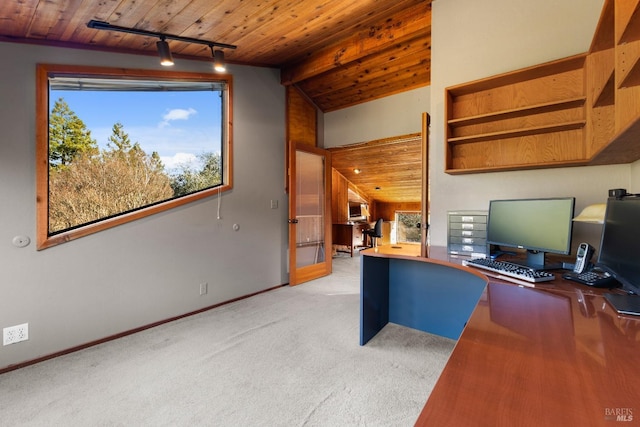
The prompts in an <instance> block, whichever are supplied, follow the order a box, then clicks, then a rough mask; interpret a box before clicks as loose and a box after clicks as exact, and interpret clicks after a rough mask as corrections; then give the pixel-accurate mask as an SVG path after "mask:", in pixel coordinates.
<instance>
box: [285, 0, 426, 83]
mask: <svg viewBox="0 0 640 427" xmlns="http://www.w3.org/2000/svg"><path fill="white" fill-rule="evenodd" d="M430 34H431V3H430V2H429V3H421V4H418V5H416V6H414V7H411V8H408V9H405V10H403V11H401V12H398V13H397V14H395V15H393V16H391V17H387V18H386V19H384V20H381V21H379V22H378V23H377V24H373V25H370V26H369V27H368V28H367V29H363V30H362V31H359V32H357V33H355V34H354V35H352V36H350V37H348V38H345V39H343V40H341V41H340V42H337V43H334V44H331V45H329V46H327V47H325V48H323V49H320V50H319V51H317V52H316V53H314V54H312V55H310V56H309V57H308V58H307V59H306V60H305V61H303V62H301V63H298V64H295V65H292V66H290V67H284V68H283V69H282V71H281V83H282V84H283V85H291V84H295V83H298V82H301V81H303V80H306V79H309V78H311V77H314V76H317V75H320V74H322V73H325V72H327V71H331V70H333V69H335V68H338V67H341V66H344V65H346V64H349V63H351V62H353V61H357V60H360V59H362V58H365V57H367V56H369V55H371V54H374V53H377V52H379V51H380V50H385V49H387V48H388V47H391V46H393V45H397V44H398V43H403V42H405V41H407V40H411V39H415V38H416V37H419V36H427V35H430Z"/></svg>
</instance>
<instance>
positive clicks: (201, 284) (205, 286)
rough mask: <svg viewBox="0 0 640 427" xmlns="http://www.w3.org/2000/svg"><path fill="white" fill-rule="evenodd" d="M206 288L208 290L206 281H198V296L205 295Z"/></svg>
mask: <svg viewBox="0 0 640 427" xmlns="http://www.w3.org/2000/svg"><path fill="white" fill-rule="evenodd" d="M208 290H209V284H208V283H200V296H202V295H206V294H207V291H208Z"/></svg>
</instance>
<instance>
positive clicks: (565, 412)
mask: <svg viewBox="0 0 640 427" xmlns="http://www.w3.org/2000/svg"><path fill="white" fill-rule="evenodd" d="M371 251H373V250H367V251H364V252H363V255H365V257H363V263H362V268H363V269H364V268H365V267H366V264H365V260H366V259H367V257H383V256H385V255H384V254H380V253H378V254H377V255H373V254H372V253H371ZM430 255H431V256H432V257H437V258H439V259H432V260H431V261H430V262H431V263H433V264H441V265H443V266H448V267H449V268H450V269H451V271H459V270H460V269H463V270H471V268H467V267H462V266H460V265H459V262H460V261H459V259H452V258H449V257H448V256H447V255H446V251H444V249H442V251H440V250H439V248H438V250H434V249H431V250H430ZM444 260H446V261H444ZM416 261H417V262H420V263H425V261H421V260H416ZM363 273H364V272H363ZM456 274H457V273H456ZM471 274H472V275H477V274H479V273H478V272H477V271H476V270H473V271H472V273H471ZM484 281H485V283H487V285H486V288H485V289H484V291H483V292H482V293H481V294H480V297H479V298H478V301H477V305H476V306H475V308H474V309H473V313H472V315H471V317H470V318H469V320H468V323H467V324H466V326H465V327H464V330H463V332H462V334H461V335H460V338H459V340H458V343H457V344H456V347H455V349H454V351H453V353H452V354H451V357H450V358H449V361H448V362H447V365H446V366H445V369H444V370H443V372H442V374H441V376H440V378H439V379H438V382H437V383H436V386H435V388H434V389H433V392H432V393H431V395H430V397H429V400H428V401H427V403H426V405H425V407H424V409H423V410H422V413H421V414H420V417H419V418H418V420H417V422H416V425H417V426H438V427H442V426H452V427H458V426H474V427H475V426H491V427H497V426H514V425H517V426H536V427H538V426H568V425H571V426H574V425H575V426H609V425H640V358H639V357H638V356H639V355H640V319H638V318H636V317H634V316H620V315H618V314H617V313H616V312H615V311H614V310H613V309H612V308H611V307H610V306H609V305H608V303H606V302H605V300H604V298H603V297H602V293H604V292H608V290H604V291H603V290H598V289H593V288H589V287H587V286H583V285H579V284H574V283H573V282H568V281H564V280H562V279H556V280H555V281H553V282H546V283H545V284H536V285H535V287H534V288H531V287H521V286H518V285H514V284H511V283H508V282H504V281H500V280H498V279H493V278H486V277H485V279H484ZM423 283H424V284H427V285H428V284H429V283H430V280H424V281H423ZM395 285H396V283H395V282H393V281H392V282H391V283H390V287H393V286H395ZM440 288H441V289H442V290H443V291H444V290H445V288H444V287H440Z"/></svg>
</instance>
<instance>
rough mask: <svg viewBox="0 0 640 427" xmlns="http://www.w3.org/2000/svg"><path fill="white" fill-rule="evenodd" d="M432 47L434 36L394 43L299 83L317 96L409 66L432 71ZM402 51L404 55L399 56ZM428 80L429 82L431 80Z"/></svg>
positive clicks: (351, 87)
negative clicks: (372, 54) (371, 54)
mask: <svg viewBox="0 0 640 427" xmlns="http://www.w3.org/2000/svg"><path fill="white" fill-rule="evenodd" d="M430 47H431V37H419V38H416V39H413V40H410V41H407V42H404V43H399V44H397V45H394V48H393V49H388V50H386V51H384V52H380V54H379V55H375V56H369V57H368V58H366V59H364V60H362V61H355V62H352V63H350V64H348V65H346V66H343V67H340V68H337V69H335V70H333V71H331V72H328V73H324V74H322V76H319V77H314V78H310V79H308V80H305V81H303V82H301V83H299V84H298V86H299V87H300V88H301V89H302V90H304V91H305V92H306V93H308V94H310V95H311V96H313V97H317V96H322V95H331V94H332V93H337V92H342V91H343V90H349V89H353V88H358V87H360V85H361V84H363V83H366V82H370V81H374V80H376V79H380V78H383V77H384V76H389V75H394V74H396V73H401V72H402V71H403V70H405V69H407V68H411V69H413V68H416V67H418V68H419V67H423V68H424V70H425V71H427V72H429V71H430V68H431V67H430V65H431V62H430V60H429V58H430V56H431V55H429V49H430ZM400 53H401V56H400V57H398V55H399V54H400ZM426 83H427V84H428V83H429V79H427V81H426Z"/></svg>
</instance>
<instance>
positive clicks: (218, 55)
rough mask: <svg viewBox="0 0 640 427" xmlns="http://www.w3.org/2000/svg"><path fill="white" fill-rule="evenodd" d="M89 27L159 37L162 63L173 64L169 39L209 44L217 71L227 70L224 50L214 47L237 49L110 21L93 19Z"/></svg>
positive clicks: (227, 45) (223, 44)
mask: <svg viewBox="0 0 640 427" xmlns="http://www.w3.org/2000/svg"><path fill="white" fill-rule="evenodd" d="M87 27H89V28H93V29H95V30H110V31H119V32H122V33H129V34H137V35H139V36H147V37H158V38H159V39H160V41H158V42H157V43H156V47H157V48H158V54H159V55H160V63H161V64H162V65H167V66H168V65H173V58H172V57H171V49H169V43H167V39H171V40H177V41H181V42H184V43H195V44H204V45H207V46H209V48H210V49H211V54H212V56H213V65H214V68H215V70H216V71H225V65H224V52H223V51H222V50H220V49H216V50H215V51H214V50H213V48H214V47H219V48H222V49H235V48H236V46H234V45H232V44H225V43H217V42H211V41H207V40H200V39H194V38H191V37H182V36H175V35H172V34H163V33H157V32H155V31H146V30H138V29H135V28H127V27H120V26H118V25H111V24H109V23H108V22H103V21H96V20H93V19H92V20H91V21H89V22H88V23H87Z"/></svg>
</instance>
